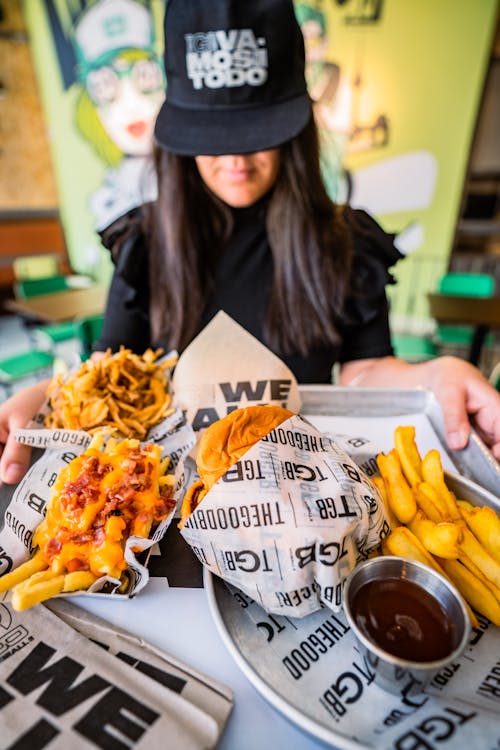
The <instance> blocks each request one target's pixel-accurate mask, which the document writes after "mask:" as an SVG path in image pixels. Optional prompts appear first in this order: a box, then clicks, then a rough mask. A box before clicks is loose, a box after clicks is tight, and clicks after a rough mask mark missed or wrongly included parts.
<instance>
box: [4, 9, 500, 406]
mask: <svg viewBox="0 0 500 750" xmlns="http://www.w3.org/2000/svg"><path fill="white" fill-rule="evenodd" d="M163 8H164V3H163V2H161V1H159V0H150V1H149V2H148V1H146V0H145V1H141V0H45V1H44V2H39V1H38V0H0V115H1V116H0V399H2V398H5V396H6V395H8V394H9V393H11V392H12V391H13V390H15V389H17V388H18V387H20V386H21V385H25V384H26V383H27V382H30V380H32V379H36V378H39V377H42V376H45V375H46V374H47V373H51V372H53V371H54V368H55V369H56V370H57V369H62V370H64V369H65V368H68V367H71V366H73V365H74V364H75V363H76V362H79V361H81V359H82V358H84V357H85V356H88V351H89V347H90V345H91V340H92V338H93V337H95V336H96V335H97V332H98V330H99V324H100V317H99V316H101V315H102V311H103V306H104V302H105V296H106V287H107V284H108V282H109V278H110V274H111V263H110V260H109V257H108V254H107V252H105V251H104V250H103V249H102V247H101V245H100V241H99V234H98V232H99V230H100V229H103V228H104V227H105V226H107V225H108V224H109V223H110V222H112V221H113V220H114V219H116V218H117V217H118V216H120V215H121V214H123V213H124V212H125V211H127V210H129V209H131V208H133V207H134V206H136V205H138V204H140V203H141V202H142V201H144V200H149V199H151V198H154V195H155V189H156V188H155V184H154V180H153V178H152V175H151V171H150V168H149V158H148V157H149V153H150V148H151V135H152V127H153V122H154V118H155V115H156V112H157V110H158V108H159V106H160V104H161V102H162V99H163V92H164V86H165V81H164V71H163V67H162V45H163V35H162V15H163ZM295 8H296V13H297V17H298V20H299V22H300V24H301V28H302V31H303V34H304V40H305V47H306V58H307V70H306V74H307V80H308V85H309V90H310V94H311V97H312V99H313V101H314V114H315V117H316V119H317V122H318V126H319V129H320V134H321V138H322V158H323V169H324V175H325V180H326V183H327V186H328V190H329V192H330V194H331V196H332V198H333V199H334V200H336V201H338V202H346V201H348V202H350V203H351V204H352V205H353V206H355V207H361V208H364V209H366V210H368V211H369V212H370V213H371V214H372V215H373V216H375V217H376V218H377V220H378V221H379V223H380V224H381V225H382V226H383V227H384V229H386V230H387V231H389V232H392V233H394V234H396V235H397V243H398V245H399V247H400V249H401V250H402V252H403V253H404V254H405V258H404V259H403V260H402V261H401V262H400V263H398V265H397V267H396V268H395V271H394V273H395V277H396V278H397V284H396V285H395V286H394V287H392V288H391V289H390V290H389V294H390V301H391V326H392V330H393V336H394V341H395V346H396V353H397V354H398V355H399V356H402V357H404V358H407V359H408V360H411V361H418V360H421V359H427V358H430V357H434V356H437V355H438V354H443V353H452V354H456V355H458V356H462V357H464V358H467V359H470V360H471V361H475V362H476V363H477V364H478V365H479V366H480V367H481V369H482V370H483V372H484V373H485V374H486V375H487V377H491V378H492V381H493V382H495V383H496V382H497V375H498V380H500V374H498V373H497V371H498V362H499V360H500V198H499V196H500V188H499V184H500V183H499V178H500V139H499V136H498V133H499V132H500V33H499V23H498V17H499V4H498V2H497V0H481V2H480V3H477V2H472V1H471V0H459V1H458V2H457V0H440V2H439V3H436V2H434V0H420V1H419V3H415V2H414V0H372V1H371V2H370V1H366V0H363V1H362V0H317V1H316V2H295ZM450 298H453V299H451V301H450ZM470 298H472V303H470V304H469V302H470ZM464 300H465V301H464ZM13 360H14V361H13Z"/></svg>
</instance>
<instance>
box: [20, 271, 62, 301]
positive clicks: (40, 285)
mask: <svg viewBox="0 0 500 750" xmlns="http://www.w3.org/2000/svg"><path fill="white" fill-rule="evenodd" d="M65 289H69V283H68V277H67V276H46V277H43V278H40V279H21V281H16V283H15V284H14V294H15V295H16V297H17V298H18V299H26V298H27V297H36V296H37V295H39V294H52V292H62V291H64V290H65Z"/></svg>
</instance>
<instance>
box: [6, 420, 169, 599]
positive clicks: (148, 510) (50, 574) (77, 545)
mask: <svg viewBox="0 0 500 750" xmlns="http://www.w3.org/2000/svg"><path fill="white" fill-rule="evenodd" d="M167 468H168V459H162V458H161V447H160V446H159V445H157V444H151V443H150V444H146V445H141V444H140V443H139V441H138V440H135V439H124V440H118V439H116V438H114V437H108V439H107V440H106V436H105V434H104V433H102V432H101V433H98V434H97V435H95V436H94V438H93V439H92V441H91V443H90V445H89V447H88V448H87V450H86V451H85V452H84V453H82V454H81V455H79V456H77V457H76V458H74V459H73V460H72V461H71V462H70V463H69V464H68V465H67V466H66V467H65V468H64V469H63V470H62V471H61V472H60V473H59V475H58V477H57V479H56V481H55V483H54V487H53V490H52V495H51V498H50V501H49V503H48V505H47V513H46V516H45V518H44V519H43V521H42V522H41V523H40V524H39V526H38V527H37V529H36V531H35V534H34V536H33V542H34V545H35V546H36V547H37V550H36V552H35V554H34V555H33V557H32V558H31V559H30V560H28V561H27V562H25V563H23V564H22V565H20V566H19V567H18V568H16V569H14V570H13V571H11V572H9V573H7V574H6V575H4V576H3V577H2V578H0V592H3V591H8V590H12V606H13V607H14V609H17V610H23V609H26V608H28V607H32V606H33V605H35V604H38V603H39V602H42V601H44V600H46V599H49V598H50V597H52V596H56V595H57V594H61V593H68V592H71V591H82V590H86V589H88V588H89V587H90V586H91V585H92V584H93V583H94V582H95V581H97V580H98V578H100V577H102V576H110V577H111V578H114V579H119V580H122V579H123V580H124V582H126V581H128V577H127V576H126V575H125V571H126V568H127V563H126V561H125V557H124V548H125V542H126V540H127V539H128V538H129V537H132V536H135V537H148V536H149V534H150V532H151V529H152V528H154V527H155V526H157V525H158V523H159V522H160V521H161V520H163V519H164V518H166V517H167V516H168V514H169V513H170V512H172V511H173V509H174V506H175V501H174V500H173V487H174V477H173V476H172V475H167V474H165V471H166V470H167ZM132 549H134V547H132ZM121 590H122V588H121V586H120V591H121Z"/></svg>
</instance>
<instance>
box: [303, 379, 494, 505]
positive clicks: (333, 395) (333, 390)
mask: <svg viewBox="0 0 500 750" xmlns="http://www.w3.org/2000/svg"><path fill="white" fill-rule="evenodd" d="M299 390H300V395H301V397H302V408H301V413H302V414H303V415H304V416H306V417H307V416H311V417H313V416H315V415H325V416H332V415H335V416H336V417H353V418H355V419H356V420H358V419H359V418H366V423H367V424H368V423H369V422H370V421H371V422H373V421H376V418H377V417H379V418H385V417H398V416H403V415H405V416H406V415H411V414H415V415H424V416H425V417H426V418H427V420H428V421H429V424H430V426H431V427H432V429H433V430H434V432H435V433H436V435H437V437H438V438H439V443H440V445H439V446H436V447H438V448H439V450H440V452H441V453H445V454H446V455H447V456H448V458H449V460H450V461H451V463H452V464H453V465H454V466H455V467H456V469H457V472H458V473H459V474H460V475H461V476H462V477H466V478H468V479H471V480H472V481H473V482H476V483H477V484H480V485H481V486H482V487H484V488H485V489H487V490H489V491H490V492H492V493H493V495H495V496H500V464H499V463H498V462H497V461H496V460H495V459H494V458H493V456H492V455H491V453H490V452H489V451H488V449H487V448H486V447H485V445H484V443H483V442H482V440H481V439H480V438H479V436H478V435H477V433H475V432H474V431H472V432H471V437H470V440H469V444H468V446H467V447H466V448H465V449H464V450H461V451H451V450H450V449H449V448H448V447H447V443H446V436H445V432H444V426H443V418H442V413H441V407H440V406H439V404H438V402H437V400H436V398H435V396H434V394H433V393H432V391H429V390H427V389H424V388H413V389H401V390H393V389H389V388H342V387H337V386H329V385H311V386H301V387H300V388H299ZM389 438H390V439H391V440H392V433H391V434H390V435H389ZM381 447H382V449H383V448H384V446H381ZM452 481H453V480H452ZM464 491H465V492H468V490H467V488H465V489H464ZM464 499H469V497H464ZM486 504H487V503H486Z"/></svg>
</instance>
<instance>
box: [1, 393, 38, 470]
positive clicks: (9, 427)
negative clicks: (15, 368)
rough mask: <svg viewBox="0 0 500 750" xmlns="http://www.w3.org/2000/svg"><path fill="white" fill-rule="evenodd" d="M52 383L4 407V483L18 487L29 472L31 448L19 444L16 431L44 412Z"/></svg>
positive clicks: (2, 427)
mask: <svg viewBox="0 0 500 750" xmlns="http://www.w3.org/2000/svg"><path fill="white" fill-rule="evenodd" d="M48 383H49V381H48V380H43V381H40V382H39V383H35V384H34V385H31V386H29V387H28V388H24V389H23V390H22V391H19V392H18V393H16V394H14V396H11V397H10V398H9V399H7V401H4V403H3V404H0V482H5V484H17V483H18V482H20V481H21V479H22V478H23V476H24V475H25V474H26V471H27V470H28V467H29V464H30V455H31V448H30V447H29V446H27V445H21V444H20V443H17V442H16V441H15V440H14V431H15V430H17V429H18V428H22V427H26V425H27V423H28V422H29V420H30V419H31V418H32V417H33V416H34V415H35V414H36V413H37V411H38V410H39V409H40V407H41V406H42V404H43V402H44V400H45V393H46V390H47V385H48Z"/></svg>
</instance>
